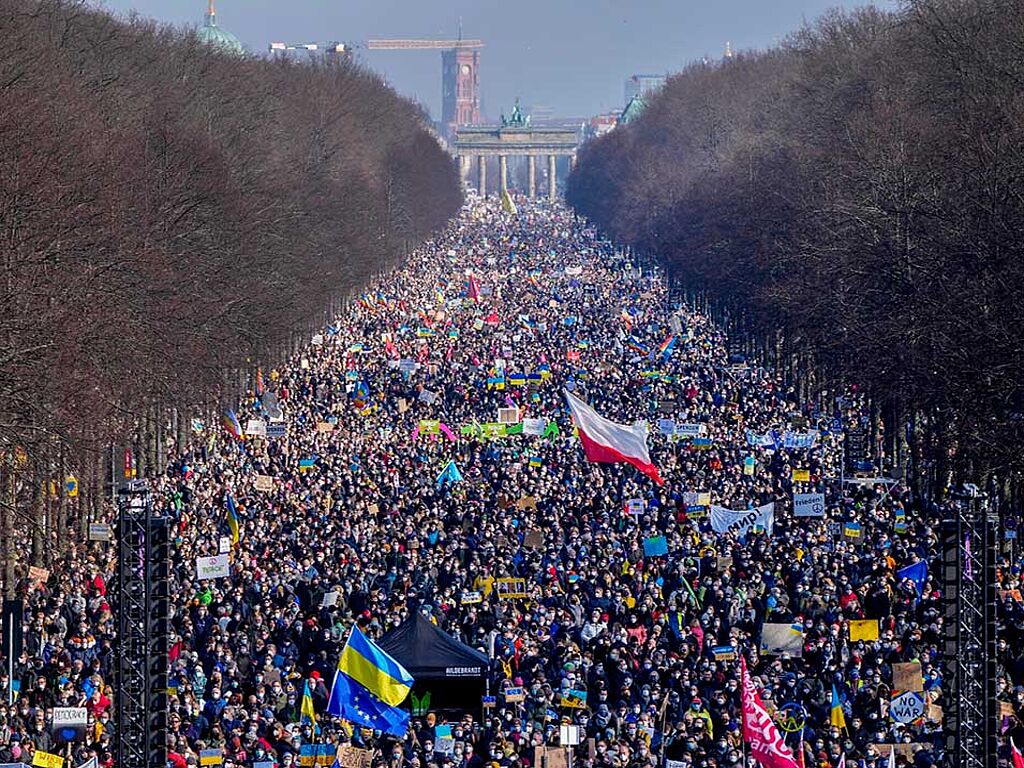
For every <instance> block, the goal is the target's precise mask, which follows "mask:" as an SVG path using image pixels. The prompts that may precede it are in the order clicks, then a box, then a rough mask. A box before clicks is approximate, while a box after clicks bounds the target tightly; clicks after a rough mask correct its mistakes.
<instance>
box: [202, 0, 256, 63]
mask: <svg viewBox="0 0 1024 768" xmlns="http://www.w3.org/2000/svg"><path fill="white" fill-rule="evenodd" d="M196 34H197V35H198V36H199V41H200V42H202V43H206V44H207V45H212V46H213V47H214V48H216V49H218V50H220V51H223V52H224V53H231V54H234V55H236V56H242V55H244V54H245V48H244V47H243V46H242V42H241V40H239V39H238V38H237V37H235V36H234V35H233V34H231V33H230V32H228V31H227V30H226V29H222V28H221V27H218V26H217V11H216V9H215V8H214V7H213V0H210V7H209V10H207V12H206V23H205V24H204V25H203V26H202V27H200V28H199V29H198V30H197V31H196Z"/></svg>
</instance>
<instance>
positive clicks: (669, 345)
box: [658, 333, 676, 360]
mask: <svg viewBox="0 0 1024 768" xmlns="http://www.w3.org/2000/svg"><path fill="white" fill-rule="evenodd" d="M675 346H676V335H675V334H674V333H670V334H669V335H668V338H667V339H665V340H664V341H663V342H661V346H660V347H658V354H659V355H661V356H662V357H663V358H665V359H666V360H667V359H668V358H669V357H670V356H671V355H672V350H673V349H674V348H675Z"/></svg>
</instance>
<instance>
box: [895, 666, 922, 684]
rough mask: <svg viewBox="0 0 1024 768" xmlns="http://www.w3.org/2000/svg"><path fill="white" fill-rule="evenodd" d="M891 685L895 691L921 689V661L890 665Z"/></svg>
mask: <svg viewBox="0 0 1024 768" xmlns="http://www.w3.org/2000/svg"><path fill="white" fill-rule="evenodd" d="M892 687H893V690H897V691H923V690H924V678H923V677H922V676H921V662H919V661H909V662H906V663H904V664H901V663H899V662H894V663H893V665H892Z"/></svg>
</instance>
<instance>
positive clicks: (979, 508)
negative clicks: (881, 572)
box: [942, 486, 998, 768]
mask: <svg viewBox="0 0 1024 768" xmlns="http://www.w3.org/2000/svg"><path fill="white" fill-rule="evenodd" d="M954 499H955V504H954V506H953V507H952V509H951V510H950V514H949V516H948V517H947V518H946V519H945V520H944V521H943V529H942V606H943V625H944V627H943V631H944V637H943V657H944V663H945V669H944V672H943V681H944V683H945V687H946V688H947V691H948V696H944V697H943V698H944V699H945V700H946V707H945V711H944V713H943V714H944V717H945V728H944V735H945V753H946V758H945V765H947V766H949V767H950V768H954V767H955V768H996V764H997V760H996V749H997V743H996V736H997V729H998V721H997V710H996V707H997V704H996V552H997V547H998V542H997V540H996V530H997V527H998V520H997V518H996V514H995V513H994V512H991V511H990V507H989V505H988V503H987V501H988V500H987V497H986V496H985V495H984V494H982V493H980V492H978V491H977V489H976V488H972V487H970V486H968V487H967V488H966V489H965V492H964V493H961V494H957V495H955V496H954Z"/></svg>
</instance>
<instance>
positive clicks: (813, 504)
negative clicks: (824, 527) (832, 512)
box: [793, 493, 825, 517]
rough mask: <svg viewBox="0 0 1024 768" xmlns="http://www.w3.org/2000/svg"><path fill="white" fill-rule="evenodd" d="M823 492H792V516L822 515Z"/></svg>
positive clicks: (823, 514)
mask: <svg viewBox="0 0 1024 768" xmlns="http://www.w3.org/2000/svg"><path fill="white" fill-rule="evenodd" d="M824 516H825V494H824V493H794V494H793V517H824Z"/></svg>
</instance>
